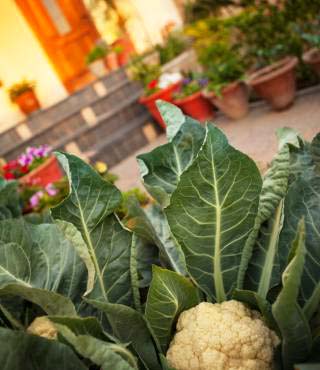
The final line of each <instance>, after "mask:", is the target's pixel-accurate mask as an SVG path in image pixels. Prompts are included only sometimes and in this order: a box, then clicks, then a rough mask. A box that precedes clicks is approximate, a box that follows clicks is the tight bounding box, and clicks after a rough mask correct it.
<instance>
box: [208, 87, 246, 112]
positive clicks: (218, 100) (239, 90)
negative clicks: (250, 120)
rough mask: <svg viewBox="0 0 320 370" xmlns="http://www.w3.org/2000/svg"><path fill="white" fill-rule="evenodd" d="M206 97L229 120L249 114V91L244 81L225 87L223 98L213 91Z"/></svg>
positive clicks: (222, 92) (222, 93)
mask: <svg viewBox="0 0 320 370" xmlns="http://www.w3.org/2000/svg"><path fill="white" fill-rule="evenodd" d="M204 95H205V96H206V97H207V98H208V99H210V100H211V102H212V104H214V105H215V106H216V107H217V108H219V109H220V110H221V112H223V113H224V114H225V115H226V116H227V117H229V118H232V119H240V118H242V117H244V116H246V115H247V114H248V111H249V104H248V100H249V89H248V86H247V85H246V84H245V83H244V82H242V81H236V82H233V83H231V84H229V85H227V86H226V87H224V88H223V89H222V90H221V96H218V95H216V94H215V93H214V92H212V91H210V92H209V91H208V92H204Z"/></svg>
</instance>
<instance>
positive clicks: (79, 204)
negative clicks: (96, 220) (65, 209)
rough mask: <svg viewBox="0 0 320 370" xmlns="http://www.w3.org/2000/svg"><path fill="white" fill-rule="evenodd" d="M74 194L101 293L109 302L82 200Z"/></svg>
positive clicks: (75, 192)
mask: <svg viewBox="0 0 320 370" xmlns="http://www.w3.org/2000/svg"><path fill="white" fill-rule="evenodd" d="M74 194H75V196H76V199H77V203H78V207H79V213H80V220H81V225H82V230H83V232H84V237H85V240H86V242H87V245H88V250H89V253H90V256H91V259H92V262H93V264H94V267H95V270H96V274H97V277H98V281H99V285H100V287H101V292H102V294H103V297H104V298H105V299H106V300H107V295H106V291H105V287H104V283H103V278H102V273H101V271H100V266H99V263H98V260H97V257H96V254H95V251H94V247H93V244H92V240H91V236H90V232H89V230H88V227H87V224H86V222H85V218H84V214H83V211H82V207H81V203H80V199H79V197H78V193H77V191H76V189H74Z"/></svg>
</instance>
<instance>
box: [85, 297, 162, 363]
mask: <svg viewBox="0 0 320 370" xmlns="http://www.w3.org/2000/svg"><path fill="white" fill-rule="evenodd" d="M88 302H89V303H90V304H92V305H93V306H94V307H96V308H98V309H99V310H101V311H103V312H104V313H105V314H106V316H107V318H108V321H109V322H110V324H111V327H112V330H113V333H114V335H115V336H116V337H117V338H118V339H119V340H120V341H122V342H124V343H131V345H132V347H133V349H134V350H135V352H136V353H137V354H138V356H139V358H140V359H141V361H142V363H143V364H144V366H145V367H146V368H147V369H149V370H161V366H160V364H159V362H158V357H157V353H156V350H155V345H154V344H153V339H152V336H151V334H150V331H149V329H148V326H147V323H146V321H145V319H144V317H143V316H142V315H141V314H140V313H139V312H137V311H135V310H134V309H132V308H130V307H127V306H124V305H119V304H110V303H107V304H106V303H101V302H98V301H93V300H88Z"/></svg>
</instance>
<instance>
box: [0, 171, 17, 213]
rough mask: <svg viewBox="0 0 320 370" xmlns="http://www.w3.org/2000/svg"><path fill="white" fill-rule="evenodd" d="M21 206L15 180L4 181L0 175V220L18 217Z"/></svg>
mask: <svg viewBox="0 0 320 370" xmlns="http://www.w3.org/2000/svg"><path fill="white" fill-rule="evenodd" d="M21 214H22V206H21V204H20V198H19V193H18V182H17V181H6V180H4V179H3V178H2V177H0V220H6V219H8V218H15V217H19V216H21Z"/></svg>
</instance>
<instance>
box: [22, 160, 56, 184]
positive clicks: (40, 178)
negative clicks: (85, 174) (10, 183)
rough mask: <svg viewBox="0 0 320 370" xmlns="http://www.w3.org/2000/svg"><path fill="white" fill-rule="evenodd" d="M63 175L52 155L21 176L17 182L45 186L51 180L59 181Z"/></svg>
mask: <svg viewBox="0 0 320 370" xmlns="http://www.w3.org/2000/svg"><path fill="white" fill-rule="evenodd" d="M62 177H63V173H62V171H61V169H60V166H59V163H58V160H57V159H56V157H54V156H52V157H50V158H48V160H47V161H46V162H44V163H43V164H41V165H40V166H39V167H37V168H35V169H34V170H33V171H31V172H29V173H28V174H27V175H25V176H23V177H21V178H20V179H19V182H20V183H21V184H24V185H38V186H47V185H48V184H50V183H52V182H56V181H59V180H60V179H61V178H62Z"/></svg>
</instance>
